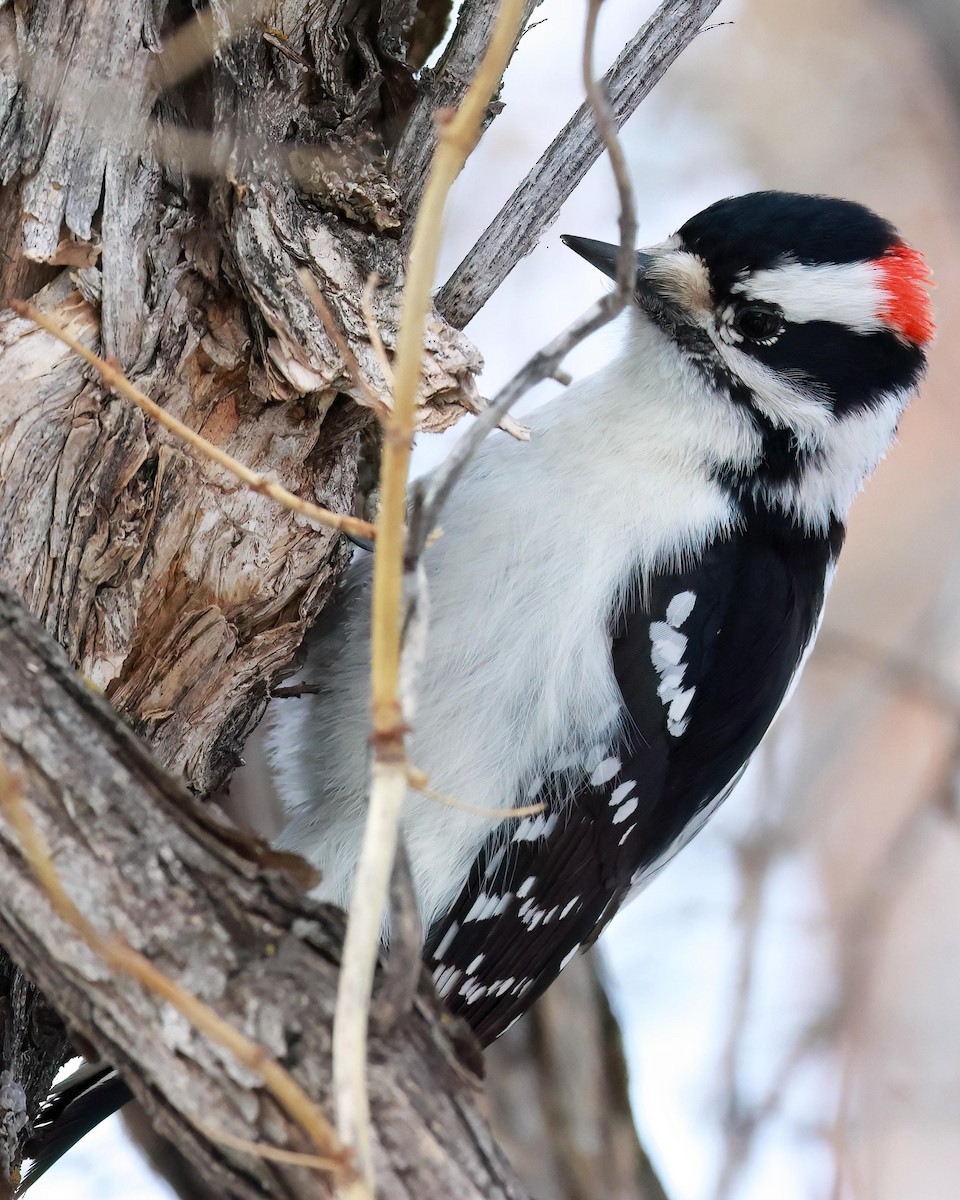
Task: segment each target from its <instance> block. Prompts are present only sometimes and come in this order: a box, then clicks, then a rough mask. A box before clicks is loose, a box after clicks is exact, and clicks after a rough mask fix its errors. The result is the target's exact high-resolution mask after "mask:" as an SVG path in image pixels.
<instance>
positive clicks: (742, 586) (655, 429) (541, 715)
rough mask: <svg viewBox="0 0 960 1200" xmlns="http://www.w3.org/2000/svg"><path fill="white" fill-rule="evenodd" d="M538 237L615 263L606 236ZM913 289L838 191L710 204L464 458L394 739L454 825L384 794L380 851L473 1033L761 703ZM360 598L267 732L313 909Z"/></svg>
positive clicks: (334, 897)
mask: <svg viewBox="0 0 960 1200" xmlns="http://www.w3.org/2000/svg"><path fill="white" fill-rule="evenodd" d="M563 241H564V243H565V244H566V245H567V246H568V247H569V248H570V249H572V250H574V251H575V252H576V253H577V254H579V255H580V256H581V257H583V258H584V259H585V260H586V261H587V262H588V263H590V264H592V265H593V266H594V267H596V268H598V269H599V270H600V271H601V272H603V273H604V275H606V276H609V277H611V278H613V277H615V276H616V264H617V254H618V247H616V246H614V245H609V244H606V243H603V242H598V241H594V240H592V239H588V238H583V237H564V238H563ZM928 282H929V273H928V270H927V267H926V264H925V262H924V259H923V258H922V256H921V255H920V254H919V253H918V252H917V251H916V250H914V249H912V248H910V247H908V246H907V245H906V243H905V242H904V241H903V239H902V238H901V237H900V235H899V233H898V232H897V231H896V230H895V229H894V228H893V226H892V225H890V224H889V223H888V222H887V221H886V220H884V219H882V218H881V217H879V216H877V215H876V214H874V213H873V212H871V211H870V210H868V209H867V208H865V207H863V206H862V205H860V204H858V203H854V202H851V201H848V200H843V199H837V198H831V197H824V196H811V195H802V194H795V193H785V192H774V191H764V192H755V193H752V194H748V195H743V196H737V197H732V198H728V199H724V200H721V201H719V202H718V203H715V204H712V205H711V206H710V207H708V208H706V209H705V210H704V211H702V212H700V213H699V214H697V215H696V216H694V217H692V218H691V219H690V220H688V221H687V222H686V223H685V224H684V225H683V226H682V227H681V228H680V229H679V231H678V232H677V233H676V234H674V235H673V236H672V237H670V238H668V239H667V240H666V241H663V242H661V243H660V244H659V245H655V246H652V247H650V248H648V249H646V250H644V251H641V252H640V253H638V254H637V263H636V279H635V287H634V300H635V304H633V305H632V306H631V309H630V312H629V315H628V321H627V329H626V334H625V337H624V339H623V343H622V347H621V349H620V352H619V354H618V355H616V356H615V357H614V358H612V360H611V361H610V362H608V363H607V365H606V366H604V367H602V368H601V369H600V370H599V371H598V372H597V373H596V374H594V375H592V376H590V377H589V378H586V379H584V380H583V381H582V382H579V383H577V384H574V385H573V386H571V387H570V388H569V389H568V390H567V391H566V392H565V393H564V394H562V395H561V396H560V397H558V398H556V399H555V400H553V401H552V402H551V403H549V404H548V405H546V406H544V407H543V408H541V409H540V410H539V411H537V412H535V413H534V414H533V416H532V417H528V418H525V420H527V421H528V423H529V425H530V427H531V433H530V439H529V441H528V442H519V441H516V440H511V439H510V438H509V437H507V436H506V435H505V434H498V435H495V436H494V437H492V438H490V439H488V440H487V442H486V443H485V444H484V446H483V448H482V449H481V450H480V452H479V453H478V454H477V455H476V457H475V458H474V459H473V460H472V462H471V463H470V465H469V467H468V469H467V471H466V473H465V474H464V476H463V478H462V480H461V481H460V483H459V484H458V487H457V490H456V492H455V493H454V495H453V498H452V500H451V501H450V502H449V504H448V507H447V509H446V510H445V511H444V513H443V514H442V516H441V527H442V528H441V536H440V537H439V538H438V539H437V540H436V542H435V544H434V545H433V546H432V547H431V548H430V549H429V550H428V551H427V552H426V555H425V559H424V565H425V570H426V577H427V590H428V595H429V612H430V618H429V631H428V635H427V650H426V655H425V659H424V661H423V664H422V667H421V671H420V676H419V679H418V684H417V698H416V712H415V715H414V716H413V718H412V721H411V724H412V731H411V733H410V736H409V739H408V750H409V756H410V759H411V761H412V762H413V763H414V764H415V765H416V766H417V768H419V769H421V770H422V771H424V772H425V773H426V774H427V775H428V776H429V779H430V787H431V788H432V789H434V790H435V791H438V792H441V793H446V794H448V795H449V796H452V797H455V798H456V799H457V800H459V801H461V802H462V804H463V806H464V807H463V808H462V809H461V810H459V811H457V810H453V811H451V809H450V808H441V807H439V806H438V805H437V804H436V803H435V801H433V800H431V799H430V798H429V797H428V796H424V795H418V794H417V793H416V792H413V791H412V792H411V793H410V795H409V798H408V799H407V801H406V808H405V812H404V817H403V822H402V836H403V841H404V845H405V847H406V851H407V854H408V856H409V861H410V865H411V871H412V876H413V880H414V885H415V889H416V894H417V899H418V904H419V908H420V915H421V920H422V924H423V926H424V928H425V929H426V930H427V936H426V944H425V958H426V961H427V964H428V966H429V967H430V969H431V971H432V973H433V977H434V980H435V983H436V988H437V991H438V992H439V994H440V996H441V997H443V999H444V1000H445V1002H446V1004H447V1006H448V1007H449V1008H450V1009H451V1010H452V1011H453V1012H454V1013H455V1014H456V1015H458V1016H461V1017H463V1019H464V1020H465V1021H466V1022H467V1024H468V1025H470V1027H471V1028H472V1029H473V1031H474V1033H475V1034H476V1036H477V1038H478V1039H479V1041H480V1042H481V1044H484V1045H485V1044H487V1043H489V1042H490V1041H492V1040H493V1039H494V1038H496V1037H497V1036H499V1034H501V1033H502V1032H503V1031H504V1030H505V1029H506V1028H507V1027H508V1026H509V1025H510V1024H511V1023H512V1022H513V1021H514V1020H516V1019H517V1017H518V1016H519V1015H520V1014H521V1013H522V1012H523V1011H525V1010H526V1009H527V1008H528V1007H529V1005H530V1004H531V1003H532V1002H533V1001H534V1000H535V999H536V998H537V996H539V995H540V994H541V993H542V992H543V991H544V989H545V988H546V987H547V986H548V985H549V984H550V983H551V981H552V980H553V979H554V978H555V977H556V976H557V974H558V973H559V971H560V970H561V969H562V967H563V966H564V965H565V964H566V963H567V962H568V961H569V960H570V959H571V958H572V957H573V955H575V954H576V953H577V951H578V950H579V949H580V948H581V947H582V946H584V945H586V944H588V943H590V942H592V940H593V939H594V938H595V936H596V933H597V931H598V930H599V929H601V928H602V927H603V926H604V925H605V924H606V922H607V921H608V920H609V919H610V917H611V916H612V914H613V913H614V912H615V911H616V910H617V909H618V908H619V907H620V906H621V905H622V904H623V903H624V902H625V901H626V900H627V899H628V898H629V897H630V896H632V895H634V894H636V893H637V891H638V890H639V889H640V888H642V887H643V885H644V884H645V883H647V882H649V880H650V879H652V878H653V877H654V876H655V875H656V874H657V872H658V871H659V870H661V869H662V867H663V866H664V865H665V864H666V863H667V862H668V861H669V860H670V859H671V858H672V857H673V855H674V854H675V853H676V852H677V851H678V850H679V849H680V848H681V847H682V846H683V845H685V844H686V843H687V842H688V841H689V840H690V838H691V837H693V836H694V834H695V833H696V832H697V831H698V830H699V829H700V828H701V827H702V826H703V825H704V823H705V822H706V820H707V819H708V818H709V816H710V814H711V813H712V812H713V811H714V810H715V809H716V807H717V806H718V805H719V804H720V803H721V801H722V800H723V799H724V797H725V796H726V795H727V794H728V793H729V792H730V790H731V789H732V787H733V785H734V784H735V783H736V781H737V780H738V779H739V777H740V775H741V774H742V772H743V770H744V768H745V767H746V764H747V763H748V761H749V760H750V757H751V755H752V754H753V753H754V751H755V750H756V749H757V746H758V745H759V743H760V741H761V739H762V738H763V736H764V734H765V733H766V731H767V729H768V728H769V726H770V725H771V723H772V722H773V720H774V718H775V716H776V715H777V713H778V711H779V710H780V708H781V707H782V705H783V703H784V701H785V700H786V699H787V697H788V695H789V693H790V691H791V689H792V687H793V685H794V684H795V683H796V681H797V678H798V675H799V672H800V670H801V667H802V665H803V662H804V660H805V658H806V656H807V654H808V653H809V651H810V649H811V647H812V645H813V641H814V638H815V636H816V632H817V629H818V626H819V622H820V618H821V614H822V610H823V603H824V598H825V596H826V593H827V590H828V588H829V585H830V581H831V579H832V576H833V572H834V567H835V564H836V561H837V556H838V554H839V552H840V548H841V545H842V543H843V540H844V534H845V529H846V520H847V513H848V510H849V508H850V505H851V502H852V501H853V498H854V496H855V495H856V493H857V492H858V491H859V489H860V487H861V486H862V484H863V483H864V480H865V479H866V477H867V476H868V475H869V473H870V472H871V471H872V470H873V468H874V467H875V466H876V465H877V463H878V462H879V461H880V459H881V458H882V457H883V455H884V454H885V452H886V451H887V449H888V448H889V447H890V445H891V443H892V442H893V440H894V437H895V433H896V429H897V423H898V420H899V418H900V415H901V413H902V412H903V410H904V408H905V406H906V404H907V402H908V400H909V398H910V397H911V395H912V394H913V393H914V391H915V389H916V386H917V384H918V381H919V379H920V377H921V375H922V373H923V370H924V366H925V357H926V356H925V350H926V347H927V345H928V343H929V341H930V339H931V337H932V335H933V316H932V311H931V305H930V297H929V287H928ZM369 583H370V559H369V557H367V558H365V559H362V560H360V561H359V562H357V563H356V564H355V566H354V567H353V568H352V570H351V571H350V573H349V576H348V579H347V582H346V585H345V587H344V589H343V591H342V593H341V595H340V598H339V601H338V602H337V603H336V604H335V606H334V607H333V608H332V609H330V610H329V611H328V613H327V614H326V615H325V616H324V618H323V619H322V620H321V623H320V624H319V625H318V627H317V628H316V630H315V632H314V634H313V636H312V637H311V638H310V644H309V649H308V654H307V673H308V675H309V676H310V677H311V678H313V679H315V680H316V681H317V684H318V691H317V694H315V695H310V696H307V697H304V698H302V699H300V700H298V701H296V702H293V707H292V708H290V709H287V708H286V707H284V708H283V709H279V710H277V715H276V717H275V720H274V724H273V731H272V734H271V758H272V763H273V768H274V771H275V774H276V780H277V784H278V789H279V792H280V794H281V796H283V798H284V799H285V801H286V802H287V803H289V804H291V805H292V806H293V810H294V811H293V814H292V817H291V819H290V821H289V824H288V825H287V827H286V829H285V830H284V832H283V834H282V836H281V838H280V843H281V845H283V846H284V847H286V848H288V849H291V850H295V851H297V852H299V853H301V854H303V855H305V856H306V857H307V858H309V859H310V860H311V861H312V862H313V863H314V864H315V865H316V866H317V867H318V868H319V870H320V872H321V874H322V877H323V880H322V883H321V884H320V886H319V889H318V895H319V896H320V897H321V898H323V899H326V900H330V901H332V902H334V903H336V904H339V905H341V906H346V905H347V903H348V902H349V898H350V883H351V878H352V875H353V871H354V867H355V864H356V861H357V857H358V853H359V845H360V839H361V835H362V829H363V821H364V815H365V806H366V790H367V775H368V736H369V733H368V726H369V714H368V684H367V679H368V675H369V668H370V663H369V658H370V653H369V627H370V604H369V600H368V598H367V595H366V593H367V591H368V589H369ZM284 703H285V705H286V704H289V703H291V702H289V701H285V702H284ZM537 804H541V805H542V806H543V808H542V810H541V811H540V812H538V813H536V814H528V815H525V816H522V817H519V816H511V815H510V813H511V812H512V811H513V810H515V809H516V808H517V807H518V806H520V807H522V806H533V805H537ZM469 808H481V809H487V810H489V809H494V810H497V811H498V813H502V814H503V816H502V818H500V819H488V820H482V819H478V818H477V816H476V815H474V814H473V813H472V812H471V811H469Z"/></svg>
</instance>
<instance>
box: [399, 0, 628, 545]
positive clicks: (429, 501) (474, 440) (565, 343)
mask: <svg viewBox="0 0 960 1200" xmlns="http://www.w3.org/2000/svg"><path fill="white" fill-rule="evenodd" d="M602 4H603V0H589V2H588V6H587V25H586V30H585V32H584V38H583V60H582V61H583V78H584V86H585V88H586V92H587V100H588V104H589V106H590V112H591V113H592V114H593V119H594V122H595V124H596V128H597V136H598V139H599V141H600V143H601V144H602V145H603V146H605V147H606V149H607V153H608V157H609V159H610V165H611V167H612V168H613V177H614V181H615V183H616V186H617V195H618V198H619V201H620V248H619V250H618V252H617V276H616V279H617V287H616V290H615V291H613V292H610V293H609V294H608V295H606V296H604V297H603V298H602V299H601V300H598V301H597V303H596V304H594V305H593V306H592V308H589V309H588V310H587V311H586V312H585V313H584V314H583V316H582V317H580V318H579V319H578V320H577V321H575V322H574V323H573V324H572V325H570V326H569V327H568V328H567V329H566V330H564V332H563V333H561V334H560V335H559V336H558V337H556V338H554V339H553V341H552V342H550V343H548V344H547V345H546V346H545V347H544V348H543V349H542V350H540V351H539V352H538V353H537V354H535V355H534V356H533V358H531V359H530V360H529V361H528V362H527V363H526V364H525V365H524V366H523V367H522V368H521V369H520V370H519V371H518V372H517V374H516V375H514V377H513V378H512V379H511V380H510V382H509V383H508V384H507V385H506V386H505V387H504V388H502V389H501V391H500V392H499V393H498V395H497V396H496V397H494V399H493V401H492V402H491V403H490V404H489V405H488V407H487V408H485V409H484V410H483V412H481V413H480V415H479V416H478V417H477V419H476V421H475V422H474V423H473V425H472V426H471V427H470V429H469V430H468V431H467V433H466V434H465V435H464V436H463V437H462V438H460V440H459V441H458V442H457V443H456V444H455V445H454V447H453V449H452V451H451V452H450V454H449V455H448V457H447V458H446V459H445V460H444V462H443V463H442V465H441V466H440V467H439V469H438V470H437V471H435V472H434V474H433V475H432V476H430V478H429V480H428V481H427V482H426V483H425V484H424V485H423V486H422V487H420V488H418V490H417V493H416V496H415V498H414V504H413V513H412V515H411V523H410V526H411V527H410V544H409V548H408V551H407V553H408V556H409V557H410V558H412V559H414V560H415V559H416V558H418V557H419V556H420V554H421V553H422V552H423V549H424V547H425V546H426V544H427V541H428V540H429V538H430V535H431V532H432V531H433V529H434V527H435V526H436V524H437V520H438V518H439V516H440V510H441V509H442V508H443V505H444V504H445V503H446V501H447V498H448V497H449V495H450V493H451V492H452V491H453V488H454V486H455V484H456V482H457V480H458V479H459V478H460V476H461V475H462V474H463V471H464V469H465V468H466V466H467V463H468V462H469V461H470V459H471V458H472V457H473V456H474V454H476V452H477V450H479V448H480V445H481V444H482V442H483V441H484V439H485V438H486V436H487V434H488V433H490V432H491V431H492V430H494V429H495V428H496V427H497V426H498V425H499V424H500V422H501V421H502V420H503V418H504V417H505V416H506V415H507V413H508V412H509V410H510V408H511V407H512V405H514V404H515V403H516V402H517V400H519V399H520V397H521V396H522V395H524V393H525V392H528V391H529V390H530V388H532V387H533V386H534V385H535V384H537V383H540V382H541V381H542V380H544V379H548V378H550V377H551V376H555V375H556V374H557V371H558V369H559V366H560V363H561V362H562V361H563V359H564V358H565V357H566V355H567V354H568V353H569V352H570V351H571V350H572V349H573V347H574V346H576V345H578V344H579V343H580V342H582V341H583V339H584V338H586V337H588V336H589V335H590V334H591V333H594V332H595V331H596V330H597V329H600V328H601V326H603V325H606V324H607V322H608V321H611V320H612V319H613V318H614V317H615V316H617V315H618V313H620V312H622V311H623V309H624V308H625V307H626V305H627V304H628V303H629V302H630V299H631V296H632V294H633V282H634V275H635V270H636V258H635V254H634V245H635V242H636V236H637V218H636V204H635V203H634V198H633V188H632V186H631V183H630V174H629V171H628V170H627V163H626V158H625V156H624V153H623V148H622V147H621V145H620V139H619V137H618V135H617V122H616V116H615V114H614V113H613V112H612V111H611V109H610V105H609V104H608V102H607V98H606V95H605V92H604V87H603V85H601V84H598V83H597V82H596V81H595V79H594V77H593V50H594V42H595V38H596V28H597V17H598V15H599V12H600V8H601V5H602Z"/></svg>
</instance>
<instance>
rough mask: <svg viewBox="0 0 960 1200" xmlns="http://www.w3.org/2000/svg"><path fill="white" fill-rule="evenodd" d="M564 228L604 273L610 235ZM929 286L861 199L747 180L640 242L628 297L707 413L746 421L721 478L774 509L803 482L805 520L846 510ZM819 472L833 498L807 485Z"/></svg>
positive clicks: (924, 336)
mask: <svg viewBox="0 0 960 1200" xmlns="http://www.w3.org/2000/svg"><path fill="white" fill-rule="evenodd" d="M563 240H564V242H565V243H566V244H567V245H568V246H569V247H570V248H571V249H573V250H575V251H576V252H577V253H578V254H580V255H582V256H583V257H584V258H585V259H587V261H588V262H590V263H592V264H593V265H594V266H596V267H598V268H599V269H600V270H601V271H603V272H604V273H605V274H607V275H609V276H611V277H613V276H615V274H616V259H617V247H616V246H611V245H608V244H606V243H603V242H596V241H592V240H590V239H586V238H574V237H565V238H564V239H563ZM929 286H930V285H929V274H928V271H927V267H926V264H925V262H924V260H923V258H922V256H921V255H920V254H919V253H918V252H917V251H916V250H913V249H911V248H910V247H909V246H907V245H906V244H905V243H904V242H903V240H902V239H901V237H900V235H899V234H898V233H897V231H896V229H894V228H893V226H892V225H890V224H889V223H888V222H887V221H885V220H883V219H882V218H881V217H878V216H877V215H876V214H875V213H873V212H871V211H870V210H869V209H867V208H865V207H863V206H862V205H860V204H855V203H853V202H851V201H848V200H838V199H833V198H830V197H825V196H807V195H799V194H794V193H788V192H755V193H751V194H749V195H745V196H736V197H732V198H730V199H727V200H721V201H719V202H718V203H716V204H712V205H711V206H710V207H709V208H706V209H704V210H703V212H701V213H698V214H697V215H696V216H695V217H692V218H691V219H690V220H689V221H687V222H686V224H684V225H683V226H682V227H681V229H680V230H679V231H678V232H677V233H676V234H674V235H673V236H672V237H670V238H668V239H667V240H666V241H665V242H662V243H661V244H660V245H657V246H653V247H650V248H649V249H647V250H644V251H641V252H640V253H639V254H638V255H637V275H636V287H635V299H636V302H637V306H638V309H639V311H640V313H641V314H642V316H643V317H644V318H645V319H646V321H648V322H650V323H652V324H653V326H655V327H657V328H658V329H659V330H660V331H661V332H662V334H663V335H665V337H666V339H668V340H669V342H670V343H672V345H673V346H674V347H675V348H676V351H677V353H678V354H679V355H680V357H681V358H682V359H683V360H684V362H685V363H686V364H692V365H693V366H694V367H695V368H696V372H695V375H696V377H699V379H700V380H701V382H702V383H703V384H704V386H705V387H706V388H707V390H708V391H709V393H710V394H711V396H712V397H713V398H714V399H713V401H712V402H713V403H715V404H717V405H720V406H721V407H722V412H721V413H719V414H717V413H714V417H717V416H720V417H721V419H722V420H724V421H729V422H730V423H731V424H732V423H737V424H739V425H741V426H743V428H744V429H749V430H750V431H751V436H750V438H745V437H742V438H741V439H740V441H741V443H742V444H746V443H747V442H749V443H750V445H751V446H752V449H751V450H750V451H749V453H745V454H744V455H743V456H742V461H740V462H739V463H738V462H736V461H733V462H729V463H728V464H727V465H726V467H725V468H724V469H725V470H726V471H727V473H728V474H729V475H730V480H729V481H730V483H731V486H734V487H737V488H739V489H740V490H741V491H752V492H753V493H754V494H756V493H757V492H758V491H762V492H763V493H765V494H766V495H767V497H768V498H772V499H774V500H776V501H777V502H778V503H779V504H780V505H781V506H782V507H784V508H787V507H788V506H791V505H793V506H796V505H797V503H798V501H804V500H806V501H811V502H812V501H813V498H814V494H815V493H816V494H817V499H816V502H815V503H813V504H812V509H811V512H810V513H806V512H805V513H804V514H803V517H802V519H803V520H804V521H814V522H822V521H823V520H826V519H827V515H828V514H827V512H826V511H822V512H821V511H820V510H821V509H824V507H825V506H826V508H829V509H831V510H833V512H834V514H835V515H838V516H842V515H843V514H842V513H841V512H839V511H837V510H839V509H843V510H844V511H845V507H844V506H845V504H848V503H849V500H850V499H851V498H852V495H853V492H855V491H856V489H857V488H858V487H859V485H860V483H861V482H862V480H863V478H864V477H865V475H866V474H867V473H868V472H869V471H870V470H872V468H873V467H874V466H875V465H876V463H877V462H878V461H879V459H880V458H881V457H882V455H883V453H884V452H885V451H886V449H887V447H888V446H889V444H890V441H891V440H892V438H893V435H894V432H895V429H896V423H897V419H898V417H899V415H900V413H901V412H902V410H903V407H904V406H905V404H906V402H907V400H908V399H909V397H910V395H911V394H912V392H913V390H914V389H915V387H916V384H917V382H918V380H919V379H920V376H921V375H922V373H923V369H924V366H925V348H926V346H927V344H928V343H929V341H930V340H931V338H932V336H933V329H934V326H933V313H932V308H931V304H930V297H929ZM841 476H842V478H841ZM824 477H825V478H826V482H827V483H834V484H836V487H835V488H834V489H833V492H835V495H834V494H833V493H831V495H830V496H829V497H827V496H826V495H825V494H823V495H821V494H820V493H822V492H823V485H824ZM801 492H805V493H806V495H805V496H804V495H801V494H800V493H801ZM800 507H801V508H811V504H810V503H807V504H804V503H801V504H800ZM813 509H817V512H816V513H814V512H813V511H812V510H813Z"/></svg>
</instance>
